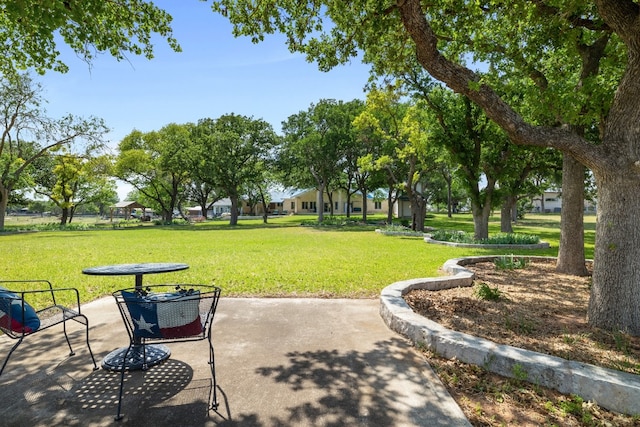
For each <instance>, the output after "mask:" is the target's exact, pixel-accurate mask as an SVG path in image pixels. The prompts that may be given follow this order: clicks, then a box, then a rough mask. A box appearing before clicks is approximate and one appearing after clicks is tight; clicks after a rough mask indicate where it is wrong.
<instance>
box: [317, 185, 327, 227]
mask: <svg viewBox="0 0 640 427" xmlns="http://www.w3.org/2000/svg"><path fill="white" fill-rule="evenodd" d="M324 188H325V186H324V184H322V185H319V186H318V194H317V197H316V211H318V222H322V221H324Z"/></svg>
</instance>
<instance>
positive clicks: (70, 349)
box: [62, 313, 76, 356]
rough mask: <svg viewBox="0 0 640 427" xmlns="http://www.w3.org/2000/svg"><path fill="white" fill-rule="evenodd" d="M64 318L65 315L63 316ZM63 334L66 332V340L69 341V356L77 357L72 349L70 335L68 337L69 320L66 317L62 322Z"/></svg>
mask: <svg viewBox="0 0 640 427" xmlns="http://www.w3.org/2000/svg"><path fill="white" fill-rule="evenodd" d="M62 315H63V316H64V313H63V314H62ZM62 332H64V339H66V340H67V345H68V346H69V356H75V354H76V353H75V352H74V351H73V348H71V341H69V335H67V319H66V316H65V318H64V319H63V321H62Z"/></svg>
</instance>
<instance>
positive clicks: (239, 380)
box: [0, 297, 470, 427]
mask: <svg viewBox="0 0 640 427" xmlns="http://www.w3.org/2000/svg"><path fill="white" fill-rule="evenodd" d="M379 310H380V302H379V301H378V300H377V299H376V300H333V299H293V298H291V299H252V298H250V299H236V298H224V297H223V298H222V299H221V301H220V304H219V306H218V312H217V314H216V320H215V321H214V346H215V347H216V369H217V372H218V384H219V388H220V389H219V398H220V399H221V402H222V403H221V405H220V408H219V409H218V411H217V412H214V411H211V412H209V413H208V411H207V400H208V398H209V393H210V391H211V384H210V381H209V378H208V377H207V372H208V367H207V364H206V361H207V351H208V350H207V346H206V343H205V342H196V343H182V344H172V345H171V346H170V348H171V351H172V356H171V358H170V359H169V360H167V361H166V362H165V363H163V364H161V365H158V366H155V367H153V368H151V369H149V370H148V371H146V372H140V371H138V372H134V373H131V374H127V376H126V377H125V378H126V381H125V396H124V400H123V413H124V415H125V418H124V420H122V421H121V422H120V424H122V425H135V426H164V425H176V426H469V425H470V424H469V423H468V421H467V420H466V418H465V417H464V415H463V414H462V412H461V411H460V409H459V407H458V406H457V405H456V404H455V402H454V401H453V399H452V398H451V397H450V396H449V394H448V393H447V391H446V389H445V388H444V387H443V386H442V384H441V383H440V380H439V379H438V377H437V376H436V375H435V374H434V373H433V371H432V370H431V368H430V367H429V365H428V364H427V362H426V360H425V359H424V357H423V356H422V355H421V354H420V353H419V352H417V351H416V350H415V349H413V348H412V347H411V345H410V343H409V342H408V341H407V340H406V339H404V338H403V337H401V336H399V335H397V334H396V333H394V332H392V331H391V330H389V329H388V328H387V327H386V326H385V324H384V322H383V321H382V319H381V318H380V315H379ZM83 312H84V313H85V314H86V315H87V316H88V318H89V321H90V325H91V330H90V333H91V345H92V348H93V351H94V353H95V354H96V355H97V358H102V357H104V356H105V355H106V354H107V353H109V352H110V351H111V350H113V349H115V348H118V347H120V346H122V345H124V344H125V343H126V335H125V331H124V325H123V324H122V321H121V320H120V318H119V315H118V313H117V308H116V306H115V302H114V301H113V299H112V298H111V297H109V298H103V299H100V300H97V301H94V302H92V303H90V304H86V305H84V306H83ZM72 337H73V338H72V339H73V344H74V349H75V350H76V355H75V356H73V357H68V356H67V353H68V352H67V350H66V344H65V343H64V337H63V336H62V333H61V331H60V330H59V329H56V328H53V330H52V331H43V332H42V333H40V334H38V335H37V336H34V337H33V339H32V340H29V339H27V340H25V342H24V343H23V344H22V345H21V347H20V348H18V351H17V353H15V354H14V356H13V357H12V359H11V360H10V362H9V365H8V366H7V369H6V372H5V373H4V374H3V375H2V377H0V402H2V404H0V425H3V426H33V427H35V426H83V427H85V426H107V425H115V422H114V421H113V416H114V415H115V412H116V398H117V389H118V385H119V375H118V374H117V373H114V372H109V371H105V370H102V369H100V370H98V371H93V370H92V369H91V365H90V358H89V355H88V352H87V350H86V348H85V346H83V340H82V337H83V332H82V330H81V327H80V326H79V325H78V326H72ZM8 348H9V343H8V340H7V339H6V337H0V355H2V356H4V355H6V352H7V351H8Z"/></svg>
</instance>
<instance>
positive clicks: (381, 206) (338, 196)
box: [283, 189, 388, 215]
mask: <svg viewBox="0 0 640 427" xmlns="http://www.w3.org/2000/svg"><path fill="white" fill-rule="evenodd" d="M332 195H333V197H332V199H333V200H332V201H330V200H329V197H328V195H327V194H325V195H324V206H323V212H331V205H330V204H329V203H331V202H333V213H334V215H345V214H346V213H347V212H349V213H353V214H362V209H363V203H362V194H361V193H356V194H353V195H352V196H351V199H350V202H349V204H347V193H346V191H344V190H342V189H340V190H336V191H333V192H332ZM317 203H318V190H316V189H311V190H303V191H300V192H298V193H296V194H293V195H291V196H290V197H288V198H285V199H284V201H283V209H284V211H286V212H289V213H294V214H298V215H300V214H315V213H317V212H318V207H317ZM387 212H388V208H387V200H386V199H385V200H383V201H374V200H373V196H372V195H368V196H367V214H386V213H387Z"/></svg>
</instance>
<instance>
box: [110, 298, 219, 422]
mask: <svg viewBox="0 0 640 427" xmlns="http://www.w3.org/2000/svg"><path fill="white" fill-rule="evenodd" d="M220 292H221V291H220V288H218V287H216V286H208V285H153V286H146V287H144V288H143V289H139V288H131V289H123V290H119V291H116V292H114V293H113V296H114V297H115V300H116V303H117V305H118V309H119V310H120V314H121V315H122V319H123V321H124V324H125V327H126V329H127V334H128V335H129V346H128V347H127V348H126V349H125V350H124V352H123V354H122V356H120V358H121V360H120V361H119V362H118V366H119V369H118V370H119V371H120V392H119V396H118V411H117V414H116V417H115V419H116V420H117V421H118V420H121V419H122V418H123V415H122V412H121V410H122V394H123V389H124V375H125V371H133V370H135V369H142V370H146V369H147V368H148V366H150V364H148V361H149V360H150V359H151V357H152V356H151V352H150V351H149V350H150V348H151V347H153V346H154V345H157V344H169V343H177V342H188V341H201V340H207V341H208V343H209V362H208V363H209V366H210V369H211V381H212V390H213V392H212V394H213V396H210V399H209V401H210V405H209V408H210V409H217V407H218V399H217V390H216V389H217V383H216V371H215V357H214V350H213V343H212V340H211V325H212V323H213V317H214V315H215V312H216V308H217V306H218V301H219V299H220ZM166 357H168V352H167V355H166ZM166 357H164V358H163V359H162V360H164V359H166ZM162 360H158V361H156V362H154V363H153V364H155V363H160V362H161V361H162ZM141 361H142V363H141V364H140V362H141Z"/></svg>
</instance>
